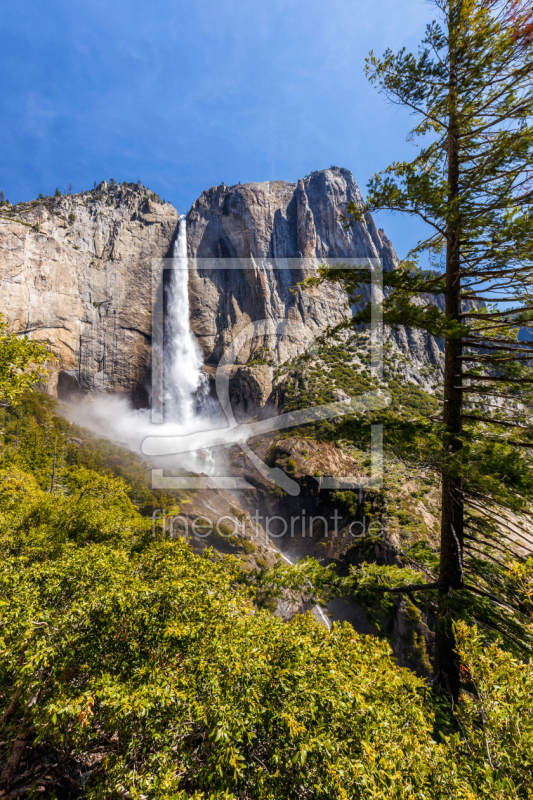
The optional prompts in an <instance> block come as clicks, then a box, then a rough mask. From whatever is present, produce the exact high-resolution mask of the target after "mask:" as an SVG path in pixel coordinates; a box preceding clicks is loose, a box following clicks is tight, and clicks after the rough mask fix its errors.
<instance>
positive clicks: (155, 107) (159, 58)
mask: <svg viewBox="0 0 533 800" xmlns="http://www.w3.org/2000/svg"><path fill="white" fill-rule="evenodd" d="M433 16H434V8H433V7H432V6H430V5H429V4H428V3H426V2H424V0H382V2H380V3H379V4H378V3H375V2H372V0H329V2H328V3H324V2H323V0H262V2H250V0H248V2H243V0H216V1H215V0H197V2H190V0H189V2H184V1H183V0H150V1H148V0H145V1H144V2H140V0H113V2H109V0H108V1H107V2H102V0H77V2H72V0H68V2H67V1H66V0H48V2H46V3H42V2H37V0H18V2H17V3H4V4H3V7H2V15H1V18H0V52H1V54H2V55H1V72H2V81H1V84H0V114H1V119H2V146H1V148H0V189H2V190H3V191H4V192H5V194H6V196H7V197H8V198H9V199H10V200H11V202H16V201H19V200H29V199H32V198H34V197H36V196H37V194H38V193H39V192H43V194H51V193H53V192H54V191H55V188H56V186H59V188H60V189H61V190H63V187H64V186H68V184H69V182H71V183H72V186H73V190H74V191H80V190H82V189H86V188H91V187H92V186H93V182H94V181H97V182H99V181H101V180H102V179H104V178H106V179H109V178H114V179H115V180H117V181H123V180H127V181H137V180H139V179H140V180H141V181H142V182H143V183H144V184H146V185H148V186H150V188H151V189H153V190H154V191H156V192H157V193H158V194H160V195H161V197H162V198H165V199H167V200H170V201H171V202H172V203H173V204H174V205H175V206H176V207H177V208H178V210H179V211H180V212H181V213H184V212H186V211H187V210H188V209H189V207H190V205H191V204H192V202H193V201H194V200H195V199H196V198H197V197H198V196H199V194H200V193H201V192H202V190H203V189H206V188H208V187H209V186H211V185H214V184H219V183H220V182H221V181H225V182H226V183H227V184H229V185H231V184H233V183H238V182H239V181H240V182H241V183H245V182H248V181H263V180H273V179H282V180H291V181H294V180H296V179H297V178H298V177H302V176H304V175H306V174H307V173H309V172H311V171H312V170H315V169H322V168H324V167H329V166H330V165H332V164H335V165H336V166H342V167H346V168H348V169H350V170H351V171H352V172H353V174H354V176H355V179H356V181H357V182H358V184H359V186H360V188H361V190H362V191H363V193H364V190H365V185H366V182H367V180H368V178H369V177H370V176H371V174H372V173H373V172H374V171H376V170H378V169H382V168H384V167H386V166H387V164H389V163H390V162H391V161H392V160H395V159H402V158H410V157H412V155H413V154H414V148H413V145H412V144H408V143H406V141H405V137H406V134H407V131H408V129H409V126H410V123H411V121H412V119H411V118H410V117H409V115H408V114H407V113H406V112H405V111H403V110H402V109H398V108H397V107H395V106H390V105H389V104H388V103H387V101H386V100H385V99H384V98H383V96H380V95H379V94H378V92H377V90H376V89H375V88H373V87H372V86H370V84H369V83H368V82H367V80H366V78H365V76H364V73H363V67H364V59H365V56H366V55H367V54H368V51H369V50H371V49H374V50H375V51H376V53H378V54H381V53H382V52H383V51H384V50H385V48H386V47H387V46H390V47H392V48H393V49H394V50H397V49H399V48H400V47H402V46H406V47H408V48H411V49H414V48H416V47H417V44H418V42H419V40H420V39H421V37H422V35H423V33H424V28H425V25H426V23H427V22H429V21H430V20H431V19H432V18H433ZM378 221H379V224H380V225H382V226H383V227H384V228H385V230H386V231H387V233H388V235H389V236H390V238H391V239H392V241H393V244H394V245H395V247H396V248H397V250H398V252H399V253H400V255H404V254H405V251H406V250H407V249H408V247H409V246H410V245H412V244H413V243H415V241H416V239H417V238H418V237H419V236H421V235H423V227H422V225H421V224H417V223H415V222H412V221H409V220H408V219H406V218H401V217H391V216H390V215H388V216H385V215H380V217H379V220H378Z"/></svg>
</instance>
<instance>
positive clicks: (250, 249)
mask: <svg viewBox="0 0 533 800" xmlns="http://www.w3.org/2000/svg"><path fill="white" fill-rule="evenodd" d="M349 202H355V203H357V204H360V203H361V202H362V198H361V194H360V192H359V189H358V188H357V185H356V184H355V181H354V179H353V176H352V175H351V173H350V172H349V171H348V170H345V169H339V168H337V167H332V168H331V169H326V170H321V171H318V172H313V173H311V175H308V176H307V177H305V178H303V179H301V180H299V181H298V182H297V183H287V182H284V181H270V182H265V183H250V184H245V185H242V186H241V185H237V186H232V187H227V186H225V185H224V184H222V185H221V186H218V187H212V188H211V189H209V190H208V191H206V192H203V193H202V195H201V197H200V198H199V199H198V200H197V201H196V202H195V203H194V204H193V206H192V208H191V210H190V211H189V213H188V215H187V239H188V253H189V257H190V265H191V267H192V269H191V273H190V278H189V295H190V307H191V327H192V329H193V331H194V333H195V335H196V337H197V340H198V342H199V344H200V347H201V349H202V351H203V354H204V359H205V363H206V369H207V371H208V372H209V371H210V370H213V369H214V367H215V366H216V365H217V364H218V362H219V359H220V356H221V355H222V353H223V352H224V351H225V350H226V348H227V347H228V345H230V344H231V343H232V342H233V341H234V340H235V337H236V336H238V335H239V333H240V332H241V331H243V329H244V328H246V326H247V325H249V323H251V322H257V321H258V320H264V321H265V323H264V325H263V328H262V329H261V331H259V335H257V336H254V337H252V338H250V339H248V340H247V341H246V342H245V343H244V345H243V346H242V348H241V350H240V352H239V353H238V354H237V357H236V359H235V361H236V363H237V364H239V365H241V367H244V369H241V370H240V372H239V371H238V372H237V374H236V375H235V376H234V380H233V394H234V395H235V400H236V402H237V403H238V404H240V405H241V406H242V409H243V411H246V413H250V412H251V411H252V407H257V406H258V405H259V406H261V405H262V404H264V403H265V402H266V401H267V399H268V397H269V395H270V392H271V389H272V377H273V374H274V369H272V368H273V367H276V366H277V365H278V364H280V363H281V362H284V361H286V360H287V359H289V358H292V357H294V356H296V355H298V354H299V353H301V352H302V350H304V349H306V348H307V347H309V345H310V344H311V342H312V341H313V339H314V338H315V337H316V336H317V335H319V334H320V333H321V332H322V331H323V330H324V329H325V328H326V327H327V326H328V325H333V324H335V323H337V322H339V321H340V320H341V319H342V317H343V316H344V313H345V304H346V296H345V294H344V292H343V291H342V289H341V288H340V287H338V286H336V285H325V286H320V287H313V288H306V289H302V288H301V287H300V286H299V285H298V283H299V282H300V281H301V280H302V279H303V278H305V277H306V275H307V274H309V273H308V268H309V266H311V265H312V266H315V265H317V264H318V263H320V262H321V260H322V259H326V258H330V259H339V260H342V259H343V258H344V259H346V258H381V259H383V263H384V267H385V269H391V268H393V267H394V265H395V264H396V263H397V257H396V254H395V253H394V250H393V248H392V245H391V243H390V241H389V240H388V239H387V237H386V236H385V234H384V232H383V231H382V230H378V229H377V228H376V226H375V224H374V222H373V220H372V219H371V218H369V219H368V220H367V222H366V223H362V224H356V225H354V226H353V227H351V228H349V229H346V227H345V225H344V223H343V220H342V216H343V214H344V213H345V212H346V206H347V204H348V203H349ZM177 225H178V213H177V211H176V210H175V209H174V208H173V207H172V206H171V205H170V204H168V203H162V202H161V201H160V199H159V198H158V197H157V196H156V195H154V194H153V193H151V192H150V191H149V190H148V189H146V188H144V187H142V186H140V185H137V184H122V185H117V184H115V183H111V184H107V183H106V182H105V181H104V182H103V183H101V184H100V185H99V186H98V187H95V188H94V189H93V190H92V191H90V192H84V193H81V194H77V195H67V196H63V197H57V198H55V197H52V198H45V199H41V200H36V201H33V202H32V203H22V204H19V205H18V206H14V207H10V206H2V207H1V208H0V310H1V311H2V313H4V314H5V315H6V316H7V318H8V320H9V322H10V323H11V325H12V327H13V329H14V330H15V331H17V332H20V333H23V332H24V333H26V334H28V335H30V336H32V337H33V338H35V339H45V340H47V341H49V342H50V344H51V346H52V349H53V350H54V352H55V353H56V355H57V357H58V362H57V364H56V365H54V366H53V367H52V371H51V376H50V381H49V385H48V391H50V392H51V393H53V394H59V396H67V395H72V394H76V393H79V392H84V391H112V392H122V393H126V394H129V395H130V396H131V397H133V398H134V401H135V402H136V404H138V405H147V404H148V400H149V398H148V386H149V383H150V370H151V344H152V320H151V310H152V263H153V261H154V259H155V260H156V261H157V260H158V259H161V258H164V257H168V256H170V255H171V252H172V246H173V241H174V239H175V236H176V231H177ZM213 259H230V261H228V262H226V261H224V262H220V261H218V262H216V264H215V262H213ZM231 259H233V261H231ZM267 260H268V261H267ZM226 263H228V266H229V267H233V268H228V269H226V268H224V269H220V267H221V266H224V265H225V264H226ZM273 264H275V267H276V268H273ZM206 265H208V267H209V268H208V269H206ZM213 266H217V267H218V268H213ZM243 266H245V267H246V268H245V269H242V267H243ZM235 267H236V268H235ZM278 320H284V321H285V324H284V327H283V329H282V330H281V331H280V330H278V331H276V321H278ZM402 335H403V338H404V339H405V342H403V340H402V345H403V346H404V347H405V348H407V347H409V348H410V349H412V350H413V351H414V352H415V351H416V354H417V355H419V356H420V357H421V358H424V357H426V355H430V356H433V357H436V356H435V353H434V352H433V351H434V350H435V348H434V346H433V345H434V343H431V342H430V343H429V344H430V345H431V348H432V351H431V353H427V352H426V351H427V349H428V342H427V337H424V335H423V334H418V333H416V332H415V333H409V332H408V333H406V334H402ZM413 337H414V339H415V340H416V341H415V340H413ZM417 337H418V338H417ZM419 340H420V341H419ZM431 348H430V349H431ZM249 362H251V366H249V367H246V366H244V365H246V364H247V363H249ZM248 392H249V393H250V395H251V397H250V398H248V397H247V396H245V395H247V393H248ZM241 398H242V399H241ZM249 400H251V402H249Z"/></svg>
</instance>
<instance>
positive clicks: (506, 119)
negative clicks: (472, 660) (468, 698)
mask: <svg viewBox="0 0 533 800" xmlns="http://www.w3.org/2000/svg"><path fill="white" fill-rule="evenodd" d="M434 5H435V6H436V7H437V9H438V11H439V16H440V22H436V21H434V22H432V23H431V24H430V25H428V27H427V30H426V35H425V38H424V39H423V41H422V45H421V47H420V49H419V53H418V55H413V54H411V53H407V52H406V51H405V49H402V50H401V51H400V52H399V53H398V54H393V53H392V52H391V51H390V50H387V51H386V52H385V54H384V56H383V58H381V59H379V58H377V57H375V56H374V54H373V53H371V54H370V56H369V58H368V59H367V66H366V71H367V76H368V77H369V79H370V81H371V82H372V83H374V84H377V85H378V86H379V87H380V88H381V91H382V92H383V93H384V94H385V95H386V96H387V97H388V99H389V100H391V101H392V102H394V103H398V104H400V105H403V106H405V107H407V108H409V109H410V110H411V112H412V113H413V114H414V115H415V116H416V117H417V118H418V119H417V124H416V126H415V127H414V129H413V130H412V131H411V134H410V136H411V137H417V136H418V137H421V139H422V145H421V147H420V150H419V153H418V155H417V156H416V158H414V160H413V161H411V162H395V163H393V164H392V165H391V166H389V167H388V168H387V169H386V170H385V171H384V172H382V173H378V174H376V175H374V177H373V178H372V179H371V181H370V182H369V192H368V197H367V200H366V203H365V204H364V206H363V207H362V208H359V207H357V206H356V205H355V204H351V205H350V206H349V207H348V213H349V216H348V217H347V221H348V224H353V223H354V222H355V221H359V222H364V219H365V214H366V213H369V212H372V211H379V210H384V209H386V210H389V211H394V212H403V213H406V214H409V215H411V216H415V217H419V218H421V219H423V220H424V221H425V222H426V223H427V224H428V225H429V226H430V227H431V228H432V233H431V235H430V236H429V237H428V238H427V240H425V241H423V242H420V243H419V244H418V246H417V247H416V248H415V249H414V250H413V251H412V252H411V253H410V254H409V259H408V260H407V261H406V262H404V263H402V264H401V265H400V267H399V268H398V269H397V270H393V271H392V272H389V273H385V276H384V285H385V287H386V288H385V295H386V296H385V298H384V300H383V304H382V305H383V312H384V322H385V324H388V325H390V326H397V325H407V326H411V327H418V328H422V329H424V330H426V331H428V332H429V333H431V334H434V335H437V336H443V337H444V338H445V365H444V380H443V384H444V385H443V389H444V403H443V411H442V417H441V420H440V428H439V427H437V428H434V429H433V431H432V432H431V433H430V432H429V431H427V436H428V441H429V439H430V437H431V436H432V435H434V434H435V432H436V431H437V432H440V436H441V438H440V445H439V454H438V455H436V456H435V463H437V462H438V467H439V469H440V472H441V475H442V517H441V529H440V572H439V575H438V579H437V580H436V581H435V584H434V586H435V587H436V590H437V591H438V608H439V615H438V622H437V628H436V641H435V663H434V669H435V678H436V682H437V683H439V684H440V685H441V686H442V687H444V688H445V689H446V690H447V691H448V692H449V694H450V695H451V696H452V697H453V698H457V697H458V694H459V691H460V667H459V664H458V659H457V656H456V653H455V641H454V625H453V622H454V620H457V619H458V618H459V617H460V616H462V615H464V613H465V609H467V608H468V609H470V613H471V615H472V616H473V618H474V619H476V620H478V621H480V622H481V623H482V624H483V625H485V626H486V628H487V629H492V630H493V631H496V632H498V633H500V634H501V635H504V637H506V639H507V641H509V642H511V643H512V644H514V645H516V646H517V647H518V648H520V647H521V646H524V634H523V632H522V628H521V626H520V619H521V616H523V615H524V614H525V612H526V609H525V608H524V606H523V603H522V602H521V600H520V599H519V597H518V595H517V594H516V593H515V592H514V589H513V584H512V568H511V567H510V566H509V564H508V563H506V559H508V551H509V550H513V549H514V550H516V547H515V546H514V545H515V542H514V540H516V538H517V536H521V537H522V539H523V538H524V537H525V540H526V542H527V541H529V544H531V541H532V539H531V534H530V533H529V534H528V533H527V532H525V531H524V529H523V528H522V529H521V531H519V528H520V522H519V520H520V519H521V517H520V514H521V513H529V509H530V505H529V504H530V501H531V499H532V498H533V480H532V477H533V475H532V462H531V458H530V450H529V448H532V447H533V428H532V427H531V426H530V424H529V419H528V417H529V407H530V399H531V395H528V392H527V387H528V386H529V385H530V384H531V383H533V369H532V368H531V367H532V366H533V343H532V342H519V341H518V338H517V336H518V333H519V329H520V326H523V325H527V324H530V323H531V321H532V320H533V315H532V312H533V290H532V278H533V237H532V235H531V231H532V230H533V211H532V204H533V191H532V186H531V178H532V172H531V163H532V157H533V126H532V119H533V80H532V77H533V59H532V58H531V56H532V51H533V9H532V8H531V4H530V3H528V2H527V0H437V1H436V2H435V3H434ZM423 252H427V253H429V255H430V259H431V262H432V264H433V266H436V265H437V264H439V262H440V260H441V259H443V260H444V264H445V269H444V271H443V272H442V270H441V271H440V272H425V273H424V272H422V271H420V270H419V269H418V268H417V259H418V257H419V255H420V254H421V253H423ZM322 277H323V278H328V279H333V280H340V281H342V282H343V283H344V284H345V286H346V288H347V290H348V293H349V294H350V296H351V298H352V301H355V300H356V299H357V297H360V295H358V292H359V290H360V283H361V281H363V280H368V277H367V278H364V273H363V272H362V271H355V272H351V273H348V272H346V271H343V270H342V269H341V268H339V269H336V270H333V271H326V270H324V271H323V272H322ZM428 294H430V295H438V294H443V295H444V296H445V310H444V311H442V310H440V309H439V306H438V302H435V303H429V304H428V303H427V302H426V303H425V304H423V305H420V304H419V303H418V302H413V299H414V298H416V297H417V296H419V295H425V296H426V300H427V295H428ZM362 321H369V309H368V308H366V309H364V310H363V311H362V312H360V313H359V314H357V315H356V316H355V317H354V318H353V320H352V321H351V322H350V324H353V325H358V324H360V323H361V322H362ZM524 390H526V391H524ZM494 401H496V402H494ZM476 406H478V407H479V406H481V411H480V410H477V409H476ZM516 515H518V516H516ZM510 576H511V577H510ZM420 588H422V589H423V590H429V589H430V588H431V586H430V587H418V589H420Z"/></svg>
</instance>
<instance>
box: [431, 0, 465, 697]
mask: <svg viewBox="0 0 533 800" xmlns="http://www.w3.org/2000/svg"><path fill="white" fill-rule="evenodd" d="M450 5H451V9H450V12H451V13H450V21H449V31H450V113H449V132H448V184H449V195H448V200H449V204H450V211H449V215H448V221H447V231H446V232H447V247H446V314H447V315H449V316H451V317H453V318H454V319H457V320H458V321H460V316H459V315H460V313H461V297H460V293H461V280H460V273H459V270H460V267H461V260H460V251H459V239H460V228H461V222H460V215H459V209H458V207H457V204H458V199H459V148H458V140H457V135H456V122H455V110H456V102H457V72H456V64H455V60H454V52H453V49H454V47H453V38H454V36H453V30H454V26H455V25H456V24H457V21H456V18H455V14H454V8H453V6H454V5H455V4H454V3H451V4H450ZM455 13H457V12H455ZM462 349H463V347H462V342H461V341H458V340H456V339H446V345H445V363H444V425H445V428H446V433H445V437H444V452H445V455H446V456H447V457H448V458H449V457H450V456H452V455H453V454H454V453H457V452H458V451H459V450H460V449H461V447H462V441H461V433H462V404H463V398H462V394H463V393H462V390H461V389H460V388H458V387H460V386H461V371H462V362H461V358H460V356H461V354H462ZM463 517H464V510H463V500H462V480H461V478H457V477H453V476H451V475H448V474H446V472H444V474H443V477H442V517H441V548H440V550H441V552H440V557H441V561H440V574H439V613H438V621H437V630H436V635H435V659H434V672H435V678H436V682H437V683H438V684H439V685H440V686H442V687H443V688H444V689H445V690H446V691H447V692H448V693H449V694H450V695H451V697H452V698H453V700H454V702H455V701H456V700H457V698H458V696H459V689H460V683H459V662H458V659H457V656H456V654H455V652H454V649H455V640H454V636H453V632H452V627H451V623H452V620H453V609H452V607H451V605H452V602H453V593H454V591H455V590H457V589H460V588H461V587H462V585H463Z"/></svg>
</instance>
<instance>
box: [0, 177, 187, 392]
mask: <svg viewBox="0 0 533 800" xmlns="http://www.w3.org/2000/svg"><path fill="white" fill-rule="evenodd" d="M177 224H178V213H177V211H176V210H175V209H174V208H173V207H172V206H171V205H170V204H168V203H167V204H163V203H162V202H161V201H160V200H159V198H157V197H155V196H154V195H153V194H152V193H151V192H150V191H149V190H147V189H145V188H144V187H142V186H139V185H137V184H127V185H117V184H111V185H110V184H107V183H106V182H105V181H104V182H103V183H101V184H100V185H99V186H98V187H96V188H95V189H94V190H93V191H92V192H85V193H82V194H76V195H66V196H64V197H59V198H47V199H45V200H43V201H34V202H33V203H25V204H19V205H18V206H16V207H13V208H9V207H7V208H6V207H3V208H1V209H0V278H1V283H0V310H1V311H2V313H4V314H5V315H6V316H7V318H8V320H9V321H10V323H11V324H12V327H13V329H14V330H15V331H26V332H28V333H29V335H31V336H32V337H33V338H35V339H45V340H48V341H49V342H50V343H51V347H52V349H53V351H54V352H55V353H56V355H57V357H58V362H57V364H55V365H53V366H52V368H51V376H50V380H49V386H48V388H49V391H51V392H52V393H54V394H55V393H56V392H57V391H59V394H60V395H61V393H62V392H65V393H72V392H73V391H75V389H77V388H78V387H80V388H81V389H82V390H89V391H92V390H96V391H115V392H123V393H127V394H130V395H131V396H132V397H134V398H135V399H137V400H138V402H140V403H145V402H146V400H147V396H146V391H145V389H146V386H147V385H148V379H149V371H150V358H151V308H152V279H151V264H152V259H153V258H154V256H155V257H162V256H165V255H168V254H169V252H170V250H171V244H172V242H173V239H174V237H175V233H176V228H177ZM143 395H144V397H143Z"/></svg>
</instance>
